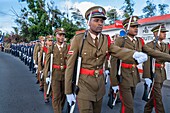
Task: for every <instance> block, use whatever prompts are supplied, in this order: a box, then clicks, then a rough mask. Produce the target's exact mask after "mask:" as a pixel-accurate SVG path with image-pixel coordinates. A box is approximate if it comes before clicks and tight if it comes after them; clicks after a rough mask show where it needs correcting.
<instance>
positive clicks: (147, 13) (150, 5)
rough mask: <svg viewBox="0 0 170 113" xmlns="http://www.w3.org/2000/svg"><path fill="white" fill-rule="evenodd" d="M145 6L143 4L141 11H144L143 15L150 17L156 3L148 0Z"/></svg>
mask: <svg viewBox="0 0 170 113" xmlns="http://www.w3.org/2000/svg"><path fill="white" fill-rule="evenodd" d="M146 4H147V6H145V7H144V8H143V13H145V15H144V17H145V18H148V17H152V16H155V15H156V14H155V13H156V11H157V10H156V5H155V4H154V3H152V2H151V1H150V0H147V1H146Z"/></svg>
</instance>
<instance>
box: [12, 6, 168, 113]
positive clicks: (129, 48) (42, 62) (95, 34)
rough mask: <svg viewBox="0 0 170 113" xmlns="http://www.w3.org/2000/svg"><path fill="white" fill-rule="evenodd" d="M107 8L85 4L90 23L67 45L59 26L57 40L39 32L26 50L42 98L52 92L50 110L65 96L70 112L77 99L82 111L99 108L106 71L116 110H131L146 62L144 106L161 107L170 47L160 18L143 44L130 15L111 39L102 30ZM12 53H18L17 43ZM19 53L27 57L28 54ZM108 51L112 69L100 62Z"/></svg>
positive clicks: (160, 109)
mask: <svg viewBox="0 0 170 113" xmlns="http://www.w3.org/2000/svg"><path fill="white" fill-rule="evenodd" d="M105 14H106V11H105V9H104V8H103V7H101V6H94V7H91V8H90V9H88V10H87V11H86V13H85V17H86V19H87V21H88V26H89V29H87V30H85V32H84V33H80V34H77V35H75V36H74V37H73V38H72V41H71V44H70V45H68V44H66V43H64V39H65V35H66V32H65V30H64V29H63V28H57V29H56V30H55V36H56V39H57V41H56V42H55V43H54V42H53V38H54V36H52V35H48V36H46V37H44V36H40V37H39V40H40V43H39V42H38V43H37V44H36V45H35V46H34V55H33V58H31V56H30V57H29V56H28V59H29V58H30V59H31V60H28V61H29V62H33V64H34V66H32V67H31V68H30V69H32V70H33V72H34V71H35V70H36V73H37V83H39V85H40V91H44V101H45V103H48V102H49V97H50V95H51V96H52V106H53V110H54V113H61V112H62V110H63V107H64V104H65V100H67V102H68V104H69V105H70V108H69V110H70V113H72V112H73V111H74V107H75V103H77V104H78V109H79V112H80V113H100V112H101V108H102V101H103V96H104V95H105V77H106V76H104V75H107V76H110V90H112V91H113V93H115V94H116V95H118V92H119V96H120V100H121V110H120V112H121V113H134V109H133V107H134V103H133V99H134V95H135V90H136V85H137V83H139V82H140V77H139V72H138V68H137V65H138V64H141V63H144V67H143V69H144V70H143V71H144V75H143V78H144V81H145V86H147V89H150V91H148V90H147V91H146V95H145V96H144V97H143V100H145V101H147V103H146V105H145V108H144V112H145V113H151V112H152V109H153V107H154V108H155V111H156V113H165V111H164V107H163V103H162V96H161V88H162V85H163V81H164V80H166V73H165V68H164V67H165V62H170V55H169V53H170V49H169V48H170V47H169V45H168V44H165V43H163V41H162V40H163V39H165V38H166V32H168V30H167V29H166V28H165V26H164V25H163V24H161V25H158V26H156V27H154V28H153V29H152V32H153V33H154V36H155V39H154V40H153V41H152V42H150V43H148V44H145V43H144V40H143V39H142V38H141V37H137V36H136V35H137V33H138V26H139V23H138V19H139V18H138V17H137V16H131V17H129V18H127V19H125V20H124V21H123V26H124V29H125V31H126V32H125V35H124V36H119V37H117V38H116V39H115V40H114V42H113V43H112V41H111V39H110V37H109V36H108V35H105V34H102V29H103V25H104V21H105V20H106V16H105ZM12 54H14V55H16V54H15V49H14V50H13V49H12ZM19 54H21V53H20V52H19V53H18V54H17V55H19ZM19 56H20V55H19ZM23 56H24V59H25V58H27V55H26V57H25V54H23ZM107 57H110V65H111V67H110V69H108V68H107V66H106V65H105V66H106V68H105V69H104V67H103V64H105V62H106V60H107ZM106 64H107V63H106ZM151 67H152V68H151ZM110 95H112V94H110ZM116 98H117V97H116ZM108 104H109V103H108ZM109 107H111V106H109Z"/></svg>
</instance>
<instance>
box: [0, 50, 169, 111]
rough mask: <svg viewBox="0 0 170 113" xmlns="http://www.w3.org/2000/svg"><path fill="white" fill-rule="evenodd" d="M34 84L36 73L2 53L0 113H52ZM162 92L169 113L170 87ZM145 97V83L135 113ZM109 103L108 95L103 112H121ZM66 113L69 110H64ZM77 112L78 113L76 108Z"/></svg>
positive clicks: (137, 93) (139, 87)
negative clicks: (143, 95)
mask: <svg viewBox="0 0 170 113" xmlns="http://www.w3.org/2000/svg"><path fill="white" fill-rule="evenodd" d="M35 82H36V78H35V74H32V73H31V72H30V71H29V69H28V67H27V66H25V65H24V63H23V62H21V61H20V60H19V59H18V58H17V57H14V56H12V55H10V54H7V53H3V52H0V113H53V110H52V106H51V103H50V104H45V103H44V101H43V93H42V92H40V91H39V86H38V85H37V84H35ZM166 84H170V81H166ZM108 88H109V84H107V85H106V89H107V92H108ZM162 90H163V101H164V106H165V111H166V113H170V106H169V105H170V93H169V92H170V85H166V87H163V89H162ZM142 94H143V82H141V83H139V84H138V85H137V89H136V95H135V99H134V103H135V106H134V108H135V113H143V108H144V105H145V102H144V101H142V100H141V98H142ZM107 102H108V96H107V94H106V95H105V96H104V100H103V106H102V113H106V112H107V113H119V110H120V106H121V104H120V103H118V104H116V106H115V107H114V108H113V109H110V108H109V107H108V106H107ZM65 108H66V106H65ZM65 111H66V109H64V110H63V112H65ZM75 113H78V110H77V108H76V110H75ZM153 113H155V112H153Z"/></svg>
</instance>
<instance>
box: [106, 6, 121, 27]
mask: <svg viewBox="0 0 170 113" xmlns="http://www.w3.org/2000/svg"><path fill="white" fill-rule="evenodd" d="M106 16H107V19H108V20H109V24H113V23H114V22H115V20H117V19H118V15H117V11H116V9H111V10H109V11H107V12H106Z"/></svg>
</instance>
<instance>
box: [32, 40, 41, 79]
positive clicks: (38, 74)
mask: <svg viewBox="0 0 170 113" xmlns="http://www.w3.org/2000/svg"><path fill="white" fill-rule="evenodd" d="M40 50H41V44H40V43H38V44H36V45H35V47H34V57H33V58H34V60H35V64H36V65H38V59H39V56H38V55H40ZM39 72H40V67H39V66H38V72H37V81H40V73H39Z"/></svg>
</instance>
